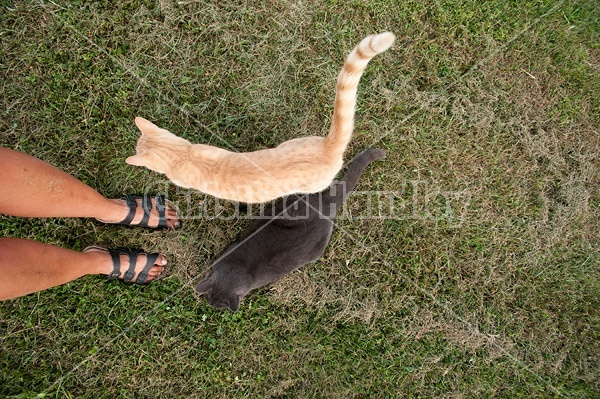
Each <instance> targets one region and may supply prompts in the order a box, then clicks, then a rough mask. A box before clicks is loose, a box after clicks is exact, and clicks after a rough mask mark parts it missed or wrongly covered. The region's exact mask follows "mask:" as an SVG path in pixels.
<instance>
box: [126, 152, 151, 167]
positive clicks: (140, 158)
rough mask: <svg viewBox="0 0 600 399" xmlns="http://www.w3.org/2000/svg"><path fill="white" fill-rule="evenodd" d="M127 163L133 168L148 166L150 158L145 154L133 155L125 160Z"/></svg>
mask: <svg viewBox="0 0 600 399" xmlns="http://www.w3.org/2000/svg"><path fill="white" fill-rule="evenodd" d="M125 163H127V164H129V165H133V166H147V165H148V157H147V156H146V155H144V154H137V155H132V156H130V157H127V158H126V159H125Z"/></svg>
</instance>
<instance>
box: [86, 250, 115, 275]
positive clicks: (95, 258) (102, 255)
mask: <svg viewBox="0 0 600 399" xmlns="http://www.w3.org/2000/svg"><path fill="white" fill-rule="evenodd" d="M83 255H85V257H86V259H87V262H88V265H89V266H88V270H89V273H88V274H110V273H112V271H113V266H112V260H111V258H110V254H109V253H108V252H105V251H102V250H100V249H88V250H87V251H85V252H83Z"/></svg>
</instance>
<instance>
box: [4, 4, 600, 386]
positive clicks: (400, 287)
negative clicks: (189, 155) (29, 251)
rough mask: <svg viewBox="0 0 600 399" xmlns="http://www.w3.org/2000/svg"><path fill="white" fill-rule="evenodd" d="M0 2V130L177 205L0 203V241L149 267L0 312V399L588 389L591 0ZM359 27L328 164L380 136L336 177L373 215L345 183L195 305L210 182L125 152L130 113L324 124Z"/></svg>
mask: <svg viewBox="0 0 600 399" xmlns="http://www.w3.org/2000/svg"><path fill="white" fill-rule="evenodd" d="M241 3H243V4H241ZM0 8H1V12H0V40H1V41H2V45H1V46H0V68H1V69H2V76H3V80H2V88H1V93H2V95H1V96H0V101H1V102H2V106H1V107H0V109H1V110H2V117H1V118H0V145H3V146H7V147H10V148H14V149H18V150H21V151H24V152H26V153H28V154H32V155H35V156H37V157H39V158H41V159H43V160H45V161H47V162H50V163H52V164H54V165H56V166H58V167H60V168H61V169H63V170H65V171H67V172H69V173H71V174H73V175H75V176H77V177H78V178H79V179H81V180H82V181H84V182H86V183H88V184H89V185H91V186H92V187H95V188H96V189H98V190H99V191H100V192H101V193H102V194H104V195H106V196H109V197H117V196H120V195H121V194H123V193H125V192H141V191H144V190H154V189H156V190H167V191H168V192H169V195H170V198H171V199H172V200H173V201H175V202H177V203H179V204H180V205H181V204H184V205H185V208H186V210H187V209H191V211H193V212H192V213H191V214H193V215H195V216H196V217H195V218H194V219H193V220H189V221H187V223H185V225H184V227H183V228H182V229H180V230H178V231H173V232H144V231H138V230H129V229H123V228H119V227H117V226H105V225H102V224H100V223H96V222H94V221H90V220H73V219H43V220H27V219H21V218H13V217H6V216H2V217H0V235H2V236H11V237H22V238H29V239H35V240H39V241H43V242H46V243H50V244H55V245H59V246H64V247H68V248H74V249H79V250H80V249H82V248H84V247H85V246H87V245H92V244H101V245H112V246H115V245H126V246H132V247H134V246H135V247H142V248H146V249H148V250H160V251H162V252H165V253H166V254H167V255H168V256H169V258H170V260H171V263H172V265H173V267H172V272H171V274H170V276H169V277H168V278H167V279H166V280H164V281H163V282H161V283H160V284H152V285H150V286H148V287H137V286H128V285H124V284H120V283H118V282H114V283H113V282H106V281H104V280H102V279H101V278H98V277H94V276H88V277H85V278H82V279H80V280H77V281H74V282H72V283H70V284H67V285H65V286H61V287H56V288H53V289H50V290H47V291H44V292H41V293H38V294H33V295H29V296H26V297H23V298H19V299H16V300H11V301H5V302H2V303H0V396H2V397H14V398H30V397H32V398H33V397H56V398H65V397H67V398H68V397H72V398H109V397H110V398H114V397H190V398H192V397H198V398H203V397H207V398H242V397H248V398H257V397H282V398H296V397H297V398H310V397H316V398H323V397H326V398H341V397H344V398H347V397H353V398H402V397H406V398H411V397H436V398H437V397H446V398H463V397H465V398H470V397H500V398H504V397H506V398H514V397H540V398H546V397H582V398H586V397H587V398H593V397H597V396H598V395H599V392H600V386H599V381H598V367H599V365H598V358H600V348H599V346H598V342H600V339H599V338H600V337H599V332H600V331H599V330H600V329H599V320H598V310H597V309H598V308H599V307H600V303H599V300H598V298H599V292H600V284H599V281H600V280H599V266H600V257H599V253H598V244H599V242H598V235H599V233H600V231H599V230H600V229H599V225H600V224H599V223H598V220H600V212H599V206H600V193H599V190H598V188H599V187H600V179H599V168H598V166H599V164H598V153H599V149H600V145H599V144H600V143H599V135H598V131H599V125H600V123H599V122H600V121H599V115H600V107H599V101H598V93H599V92H600V79H599V76H598V65H599V63H598V62H599V49H598V42H599V40H598V39H599V37H598V32H599V31H600V27H599V21H598V18H599V9H598V6H597V4H596V3H595V2H593V1H584V0H582V1H564V2H554V1H549V0H548V1H544V0H528V1H521V2H514V1H505V0H499V1H494V2H472V1H460V0H445V1H444V0H438V1H426V2H417V1H406V2H397V1H395V0H358V1H336V0H329V1H313V0H308V1H303V2H291V1H284V0H259V1H253V2H232V1H223V0H219V1H202V2H196V1H181V2H174V1H170V0H161V1H158V2H157V1H148V0H144V1H136V0H130V1H122V2H116V3H115V2H106V1H99V2H81V1H68V2H67V1H56V2H49V1H36V2H30V3H25V2H13V1H0ZM549 11H551V12H549ZM383 30H391V31H393V32H394V33H396V35H397V37H398V39H397V42H396V44H395V45H394V47H393V48H392V50H390V51H389V52H386V53H384V54H383V55H381V56H378V57H377V58H376V59H374V60H373V61H372V62H371V64H370V65H369V67H368V69H367V71H366V73H365V75H364V77H363V80H362V82H361V86H360V90H359V102H358V108H357V117H356V133H355V135H354V138H353V141H352V143H351V145H350V147H349V149H348V152H347V154H346V159H350V158H351V157H352V156H353V155H355V154H357V153H358V152H359V151H360V150H362V149H363V148H365V147H368V146H375V147H380V148H383V149H385V150H386V151H387V153H388V156H387V158H386V159H385V160H384V161H382V162H379V163H377V164H374V165H372V166H371V167H370V168H369V170H368V171H367V173H366V174H365V175H364V176H363V178H362V180H361V182H360V187H359V190H361V191H379V192H386V193H393V194H394V198H395V201H394V203H393V204H394V207H395V208H394V210H395V212H396V215H397V216H398V217H396V218H395V219H383V220H378V219H368V218H361V215H362V216H364V215H365V209H366V207H367V205H368V202H367V200H368V198H367V197H366V196H365V195H361V194H360V193H357V195H355V196H354V197H351V198H350V200H349V203H348V207H349V212H350V213H351V214H352V215H353V217H352V218H350V217H343V218H341V219H340V220H338V222H337V229H336V232H335V233H334V236H333V238H332V241H331V243H330V245H329V247H328V249H327V250H326V252H325V254H324V256H323V258H322V259H320V260H319V261H318V262H315V263H314V264H311V265H308V266H306V267H305V268H303V269H301V270H300V271H297V272H295V273H293V274H292V275H290V276H288V277H286V278H284V279H283V280H281V281H279V282H277V283H275V284H274V285H272V286H269V287H266V288H264V289H262V290H259V291H258V292H256V293H253V294H252V295H250V296H249V297H247V298H246V299H245V300H244V302H243V303H242V306H241V308H240V311H239V312H238V313H235V314H231V313H227V312H215V311H213V310H212V309H211V308H210V307H209V306H207V304H206V303H205V302H204V301H203V300H202V299H201V298H198V297H197V296H195V295H194V294H193V289H192V288H193V286H194V282H195V281H198V277H199V276H201V275H203V274H204V273H205V272H206V270H207V268H208V267H209V265H210V263H211V261H212V260H214V259H215V258H216V257H217V256H218V255H219V254H220V253H221V251H222V250H223V249H224V247H225V246H226V245H227V244H228V243H229V242H230V241H231V240H233V239H234V238H235V237H236V236H237V235H238V234H239V233H240V232H241V231H242V230H243V229H244V228H245V227H246V226H247V225H248V223H249V221H248V220H246V219H242V218H240V219H235V218H233V219H232V218H229V220H219V219H218V218H216V219H215V218H210V217H202V215H199V214H198V213H197V209H198V208H199V207H200V206H201V205H202V204H211V201H212V200H211V199H210V198H206V197H205V196H204V195H201V194H197V193H190V192H188V191H185V190H180V189H177V188H176V187H174V186H173V185H169V184H168V183H166V182H164V181H163V180H162V178H161V177H159V176H157V175H156V174H154V173H152V172H149V171H146V170H142V169H141V168H132V167H130V166H127V165H125V163H124V159H125V157H126V156H128V155H131V154H132V153H133V151H134V143H135V140H136V138H137V134H138V133H137V131H136V128H135V126H134V124H133V118H134V117H135V116H137V115H140V116H144V117H146V118H148V119H150V120H152V121H154V122H156V123H157V124H159V125H161V126H164V127H167V128H169V130H171V131H173V132H175V133H177V134H179V135H182V136H184V137H186V138H188V139H189V140H192V141H194V142H205V143H211V144H214V145H219V146H222V147H229V148H235V149H236V150H239V151H250V150H255V149H259V148H264V147H267V146H274V145H277V144H278V143H280V142H281V141H284V140H288V139H291V138H294V137H299V136H305V135H310V134H317V135H324V134H326V132H327V129H328V123H329V118H330V115H331V110H332V102H333V90H334V85H335V77H336V75H337V73H338V71H339V69H340V67H341V64H342V60H343V57H344V56H345V55H346V54H347V53H348V52H349V51H350V49H351V48H352V47H353V46H354V45H355V44H356V43H357V42H358V41H359V40H360V39H361V38H362V37H363V36H365V35H366V34H370V33H373V32H380V31H383ZM375 201H381V202H382V203H385V199H383V197H380V198H378V199H377V198H376V199H375ZM224 206H225V208H224V210H222V212H223V214H230V213H231V211H232V205H230V204H225V205H224ZM194 212H195V213H194Z"/></svg>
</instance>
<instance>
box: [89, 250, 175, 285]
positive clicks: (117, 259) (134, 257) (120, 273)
mask: <svg viewBox="0 0 600 399" xmlns="http://www.w3.org/2000/svg"><path fill="white" fill-rule="evenodd" d="M83 253H87V254H90V255H92V254H94V255H95V256H98V262H100V263H101V264H102V267H100V268H99V270H100V274H102V275H106V276H107V277H108V279H116V278H118V279H120V280H123V281H124V282H126V283H131V282H133V283H138V284H145V283H149V282H150V281H152V280H156V279H159V278H161V277H162V276H163V274H164V273H165V271H166V266H167V258H165V257H164V256H163V255H159V254H157V253H149V254H148V253H145V252H143V251H140V250H129V249H105V248H100V247H95V246H92V247H87V248H86V249H84V250H83Z"/></svg>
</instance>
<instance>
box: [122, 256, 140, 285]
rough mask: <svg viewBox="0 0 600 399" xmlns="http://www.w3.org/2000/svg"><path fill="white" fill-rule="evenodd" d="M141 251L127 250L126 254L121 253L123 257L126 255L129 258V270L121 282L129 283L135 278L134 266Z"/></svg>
mask: <svg viewBox="0 0 600 399" xmlns="http://www.w3.org/2000/svg"><path fill="white" fill-rule="evenodd" d="M141 252H142V251H135V250H129V251H127V252H122V253H123V255H127V256H128V257H129V268H128V269H127V271H126V272H125V274H124V275H123V281H124V282H126V283H130V282H131V281H132V280H133V277H134V276H135V265H136V263H137V257H138V255H139V254H140V253H141Z"/></svg>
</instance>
